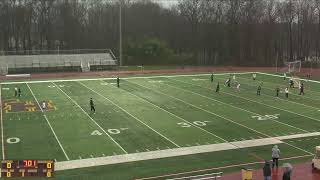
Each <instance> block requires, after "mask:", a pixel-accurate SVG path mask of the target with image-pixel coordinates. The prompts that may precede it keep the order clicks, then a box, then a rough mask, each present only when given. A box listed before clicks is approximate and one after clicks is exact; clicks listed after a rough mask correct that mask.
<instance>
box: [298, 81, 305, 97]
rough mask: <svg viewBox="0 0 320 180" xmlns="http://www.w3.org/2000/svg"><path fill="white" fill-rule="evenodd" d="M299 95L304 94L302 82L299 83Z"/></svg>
mask: <svg viewBox="0 0 320 180" xmlns="http://www.w3.org/2000/svg"><path fill="white" fill-rule="evenodd" d="M299 95H304V84H303V83H301V85H300V93H299Z"/></svg>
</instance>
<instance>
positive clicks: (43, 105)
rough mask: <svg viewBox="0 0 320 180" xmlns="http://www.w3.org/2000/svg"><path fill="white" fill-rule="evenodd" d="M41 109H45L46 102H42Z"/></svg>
mask: <svg viewBox="0 0 320 180" xmlns="http://www.w3.org/2000/svg"><path fill="white" fill-rule="evenodd" d="M42 109H47V104H46V101H42Z"/></svg>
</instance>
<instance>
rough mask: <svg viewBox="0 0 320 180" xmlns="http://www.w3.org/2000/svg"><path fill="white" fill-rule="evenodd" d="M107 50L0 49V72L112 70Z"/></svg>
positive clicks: (115, 63) (113, 65) (110, 57)
mask: <svg viewBox="0 0 320 180" xmlns="http://www.w3.org/2000/svg"><path fill="white" fill-rule="evenodd" d="M116 66H117V59H116V58H115V56H114V54H113V53H112V51H111V50H110V49H74V50H31V51H2V52H0V73H1V74H3V75H6V74H21V73H36V72H70V71H76V72H88V71H96V70H111V69H116Z"/></svg>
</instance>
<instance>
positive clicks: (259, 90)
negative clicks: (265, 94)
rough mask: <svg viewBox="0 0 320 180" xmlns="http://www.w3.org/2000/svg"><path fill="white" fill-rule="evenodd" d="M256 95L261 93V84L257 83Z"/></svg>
mask: <svg viewBox="0 0 320 180" xmlns="http://www.w3.org/2000/svg"><path fill="white" fill-rule="evenodd" d="M257 95H258V96H260V95H261V85H259V86H258V89H257Z"/></svg>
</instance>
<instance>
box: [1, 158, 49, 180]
mask: <svg viewBox="0 0 320 180" xmlns="http://www.w3.org/2000/svg"><path fill="white" fill-rule="evenodd" d="M0 172H1V173H0V178H1V177H6V178H7V177H8V178H9V177H48V178H50V177H52V176H53V173H54V161H53V160H2V161H1V167H0Z"/></svg>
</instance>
